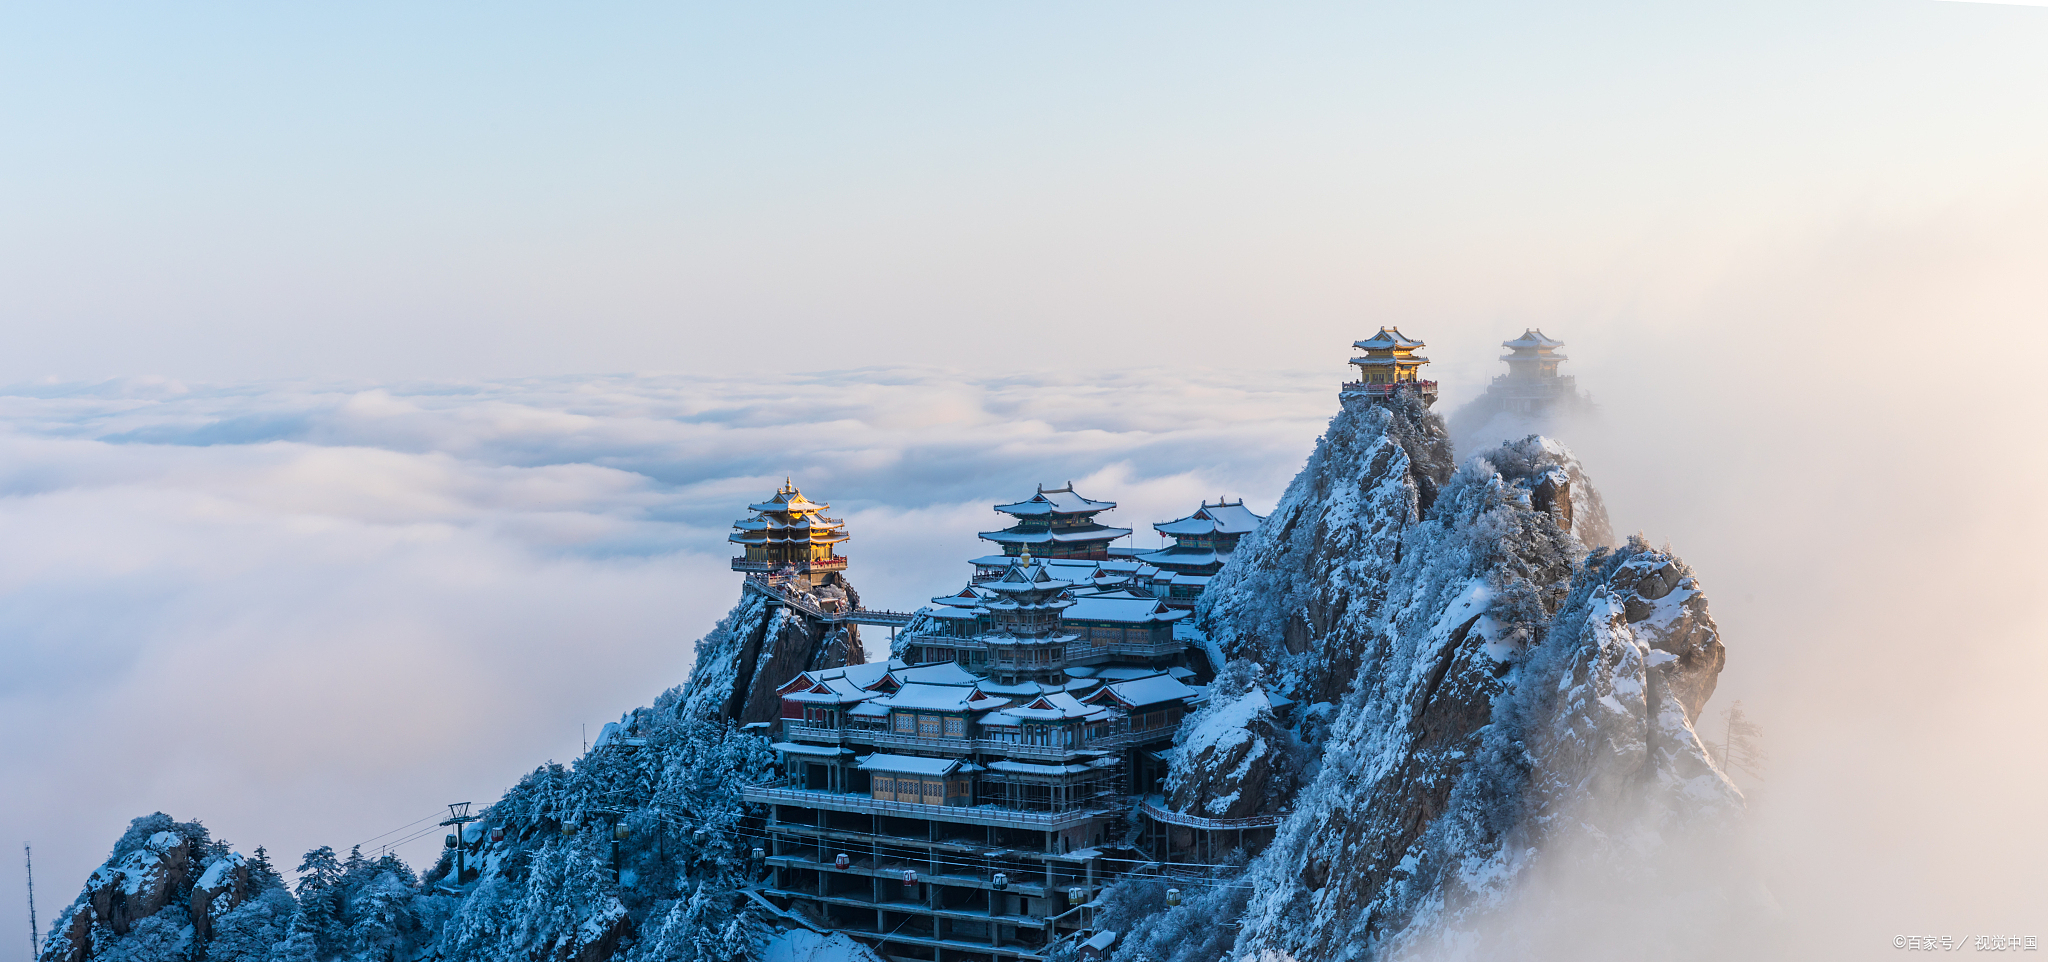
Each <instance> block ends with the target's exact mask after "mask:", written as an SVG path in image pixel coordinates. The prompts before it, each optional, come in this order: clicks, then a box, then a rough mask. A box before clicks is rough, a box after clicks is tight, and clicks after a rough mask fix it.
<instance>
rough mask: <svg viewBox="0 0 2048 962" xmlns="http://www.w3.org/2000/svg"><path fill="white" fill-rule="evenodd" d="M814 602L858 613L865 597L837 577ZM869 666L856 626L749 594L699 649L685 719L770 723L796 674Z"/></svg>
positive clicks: (819, 591) (813, 596) (814, 595)
mask: <svg viewBox="0 0 2048 962" xmlns="http://www.w3.org/2000/svg"><path fill="white" fill-rule="evenodd" d="M809 598H810V600H811V601H813V602H814V603H820V604H821V606H825V607H830V606H843V607H846V608H858V607H860V595H859V594H858V593H857V592H855V591H854V590H853V586H852V585H851V584H849V583H847V582H846V580H845V579H844V578H842V577H839V576H838V575H834V576H833V580H832V582H831V583H829V584H826V585H821V586H819V587H818V588H817V589H816V590H815V591H813V592H812V593H811V594H810V596H809ZM865 661H867V652H866V650H865V649H863V648H862V646H861V640H860V627H859V626H858V625H853V624H828V623H826V622H823V621H819V620H818V619H816V618H812V617H810V616H809V615H806V614H805V613H804V612H802V611H799V610H797V609H794V608H791V607H789V606H787V605H783V604H779V603H776V602H774V601H772V600H771V599H769V598H767V597H765V596H763V595H761V594H758V593H756V592H752V591H748V592H745V593H743V594H742V595H741V596H740V601H739V604H737V605H734V606H733V609H732V611H731V612H730V613H728V614H727V615H726V616H725V618H724V620H722V621H720V622H719V623H718V626H717V627H716V628H713V629H712V630H711V633H710V634H707V635H705V636H704V637H703V639H701V640H699V641H698V642H697V660H696V664H695V665H693V666H692V667H691V671H690V681H689V684H688V685H687V686H686V688H685V695H684V702H685V708H684V711H685V713H686V714H688V715H690V716H691V717H695V718H703V719H712V718H723V719H727V720H731V721H734V722H737V723H739V724H742V725H744V724H750V723H753V722H764V721H770V720H772V719H774V718H775V717H776V716H777V715H778V714H780V712H781V710H782V705H781V702H780V701H779V700H778V699H777V698H776V697H775V689H776V688H778V687H780V686H781V685H782V684H783V683H784V682H786V681H788V680H789V679H791V678H793V677H795V676H796V674H797V673H798V672H803V671H812V670H815V669H819V668H837V667H839V666H840V665H857V664H861V663H863V662H865Z"/></svg>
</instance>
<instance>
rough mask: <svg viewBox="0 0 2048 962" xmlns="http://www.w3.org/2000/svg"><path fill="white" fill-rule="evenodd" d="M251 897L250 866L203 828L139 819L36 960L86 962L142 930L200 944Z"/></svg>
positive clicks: (155, 817)
mask: <svg viewBox="0 0 2048 962" xmlns="http://www.w3.org/2000/svg"><path fill="white" fill-rule="evenodd" d="M249 892H250V877H249V867H248V864H247V860H246V859H244V858H243V857H242V856H241V854H240V853H237V852H234V851H231V850H229V849H228V848H227V847H226V846H225V845H224V844H222V843H218V842H214V841H213V840H212V839H211V838H210V837H209V836H208V834H207V831H206V829H205V827H204V826H202V825H200V824H199V823H197V822H176V821H173V820H172V819H171V818H170V816H167V815H164V814H163V813H161V812H158V813H156V814H154V815H149V816H146V817H143V818H138V819H136V820H135V821H134V822H133V823H132V824H131V825H130V826H129V829H128V832H127V833H126V834H125V835H123V836H122V837H121V839H120V841H118V842H116V843H115V845H114V853H113V855H112V856H110V857H109V858H108V859H107V861H106V863H105V864H103V865H101V866H100V867H99V868H97V869H94V870H93V872H92V874H91V875H90V876H88V877H87V878H86V883H85V890H84V891H83V892H81V893H79V896H78V898H77V900H76V901H74V902H73V903H72V904H71V905H70V907H68V908H67V909H65V910H64V912H63V914H62V915H60V916H59V918H58V921H57V923H56V925H54V926H52V928H51V931H50V936H49V938H48V939H47V940H46V941H45V943H44V945H43V947H42V950H41V954H40V955H39V958H41V959H44V960H46V962H59V960H61V962H86V960H88V959H92V958H95V957H96V955H95V953H96V952H99V951H100V950H101V949H103V948H104V947H106V946H110V945H115V944H119V943H121V942H122V941H123V940H124V939H126V938H127V937H129V936H130V935H131V934H133V933H135V932H136V931H137V929H138V928H139V927H144V926H148V927H152V928H157V929H166V928H167V929H169V930H171V931H172V933H173V941H176V942H178V943H180V944H184V945H189V944H191V943H192V942H194V941H196V942H198V943H199V944H201V945H204V944H205V943H206V942H207V941H208V939H209V938H210V937H211V936H212V930H213V924H214V922H215V921H216V920H217V919H219V918H220V917H221V916H222V915H224V914H225V913H227V912H229V911H231V910H233V909H234V908H235V907H236V906H237V905H239V904H241V902H242V901H243V900H244V899H245V898H247V897H248V895H249ZM167 909H169V910H171V911H165V910H167ZM159 913H162V918H161V919H159V918H158V916H159Z"/></svg>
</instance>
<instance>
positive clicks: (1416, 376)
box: [1340, 327, 1436, 404]
mask: <svg viewBox="0 0 2048 962" xmlns="http://www.w3.org/2000/svg"><path fill="white" fill-rule="evenodd" d="M1351 346H1352V347H1354V348H1357V349H1358V350H1361V351H1364V352H1365V356H1364V357H1354V358H1352V359H1351V363H1353V364H1355V365H1358V380H1356V381H1350V382H1347V383H1346V384H1345V385H1344V389H1343V391H1342V392H1341V393H1340V396H1345V397H1358V398H1363V399H1366V400H1369V401H1384V400H1386V399H1388V398H1391V397H1393V396H1394V395H1395V394H1398V393H1413V394H1415V395H1416V396H1417V397H1420V398H1422V403H1424V404H1431V403H1434V402H1435V401H1436V382H1435V381H1425V380H1423V379H1422V366H1423V365H1424V364H1428V363H1429V358H1426V357H1421V356H1418V355H1417V354H1416V353H1415V352H1416V351H1418V350H1421V349H1422V348H1423V347H1424V345H1423V343H1422V342H1421V341H1417V340H1412V339H1410V338H1409V337H1408V336H1407V335H1404V334H1402V333H1401V329H1400V328H1395V327H1382V328H1380V332H1379V333H1378V334H1375V335H1373V336H1372V337H1369V338H1367V339H1365V340H1363V341H1354V342H1352V344H1351Z"/></svg>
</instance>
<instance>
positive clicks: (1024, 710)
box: [982, 692, 1108, 725]
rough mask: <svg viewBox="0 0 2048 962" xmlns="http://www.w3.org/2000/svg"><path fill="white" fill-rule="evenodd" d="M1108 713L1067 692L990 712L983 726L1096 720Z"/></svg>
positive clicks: (1039, 697) (1052, 694) (983, 720)
mask: <svg viewBox="0 0 2048 962" xmlns="http://www.w3.org/2000/svg"><path fill="white" fill-rule="evenodd" d="M1107 713H1108V710H1107V709H1104V708H1102V707H1101V706H1099V705H1089V704H1084V703H1083V702H1082V701H1081V700H1080V699H1078V698H1075V697H1074V696H1072V695H1069V694H1067V693H1066V692H1053V693H1051V694H1046V695H1040V696H1038V697H1037V698H1033V699H1031V700H1030V701H1028V702H1025V703H1024V704H1021V705H1014V706H1011V707H1009V708H1004V709H1002V710H1000V711H992V712H989V713H988V715H987V716H986V717H984V718H983V719H982V724H984V725H987V724H991V723H993V724H999V725H1000V724H1011V725H1014V724H1017V723H1019V722H1027V721H1037V722H1048V721H1068V720H1071V719H1075V718H1096V717H1101V716H1102V715H1105V714H1107Z"/></svg>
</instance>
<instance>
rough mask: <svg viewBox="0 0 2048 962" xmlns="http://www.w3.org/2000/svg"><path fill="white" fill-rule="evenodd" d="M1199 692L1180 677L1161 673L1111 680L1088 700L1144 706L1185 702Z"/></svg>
mask: <svg viewBox="0 0 2048 962" xmlns="http://www.w3.org/2000/svg"><path fill="white" fill-rule="evenodd" d="M1199 694H1201V692H1198V691H1196V690H1194V689H1193V688H1189V687H1188V686H1186V685H1184V684H1181V682H1180V679H1178V678H1175V677H1173V676H1172V675H1168V674H1164V673H1161V674H1157V675H1149V676H1147V677H1144V678H1134V679H1131V680H1130V681H1116V682H1111V683H1109V684H1107V685H1104V686H1103V687H1102V690H1101V691H1098V692H1096V693H1094V694H1092V695H1089V696H1088V700H1089V701H1090V702H1092V703H1094V704H1098V705H1103V704H1109V703H1111V702H1112V701H1114V702H1116V703H1117V704H1120V705H1122V706H1123V707H1125V708H1144V707H1146V706H1148V705H1159V704H1164V703H1166V702H1175V701H1177V702H1183V703H1185V702H1186V701H1187V700H1188V699H1190V698H1193V697H1195V696H1196V695H1199Z"/></svg>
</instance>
